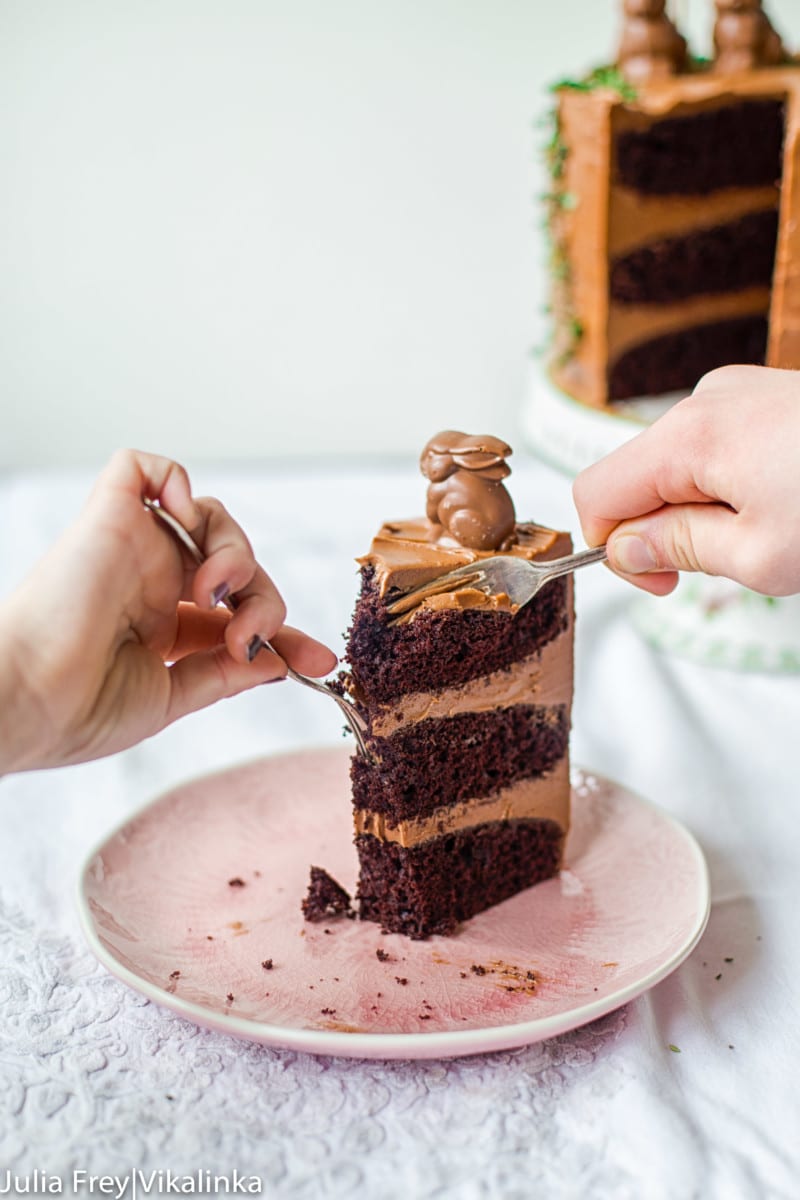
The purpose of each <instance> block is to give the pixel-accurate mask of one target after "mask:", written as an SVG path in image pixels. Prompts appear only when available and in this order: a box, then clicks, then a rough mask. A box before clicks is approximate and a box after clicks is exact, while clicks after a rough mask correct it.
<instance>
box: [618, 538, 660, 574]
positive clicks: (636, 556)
mask: <svg viewBox="0 0 800 1200" xmlns="http://www.w3.org/2000/svg"><path fill="white" fill-rule="evenodd" d="M611 558H612V563H613V565H614V566H615V567H616V568H617V570H619V571H623V572H624V573H625V574H626V575H644V574H645V572H647V571H653V570H655V568H656V567H657V566H658V563H657V562H656V556H655V554H654V553H653V549H652V547H651V545H650V543H649V542H647V541H645V539H644V538H643V537H639V535H638V534H636V533H623V534H622V535H621V537H618V538H614V542H613V546H612V556H611Z"/></svg>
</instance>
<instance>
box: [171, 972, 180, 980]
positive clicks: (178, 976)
mask: <svg viewBox="0 0 800 1200" xmlns="http://www.w3.org/2000/svg"><path fill="white" fill-rule="evenodd" d="M169 977H170V979H180V977H181V973H180V971H171V972H170V976H169Z"/></svg>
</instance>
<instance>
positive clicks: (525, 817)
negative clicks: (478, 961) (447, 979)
mask: <svg viewBox="0 0 800 1200" xmlns="http://www.w3.org/2000/svg"><path fill="white" fill-rule="evenodd" d="M510 453H511V451H510V448H509V447H508V446H506V445H505V443H503V442H500V441H498V439H496V438H490V437H467V436H466V435H465V434H462V433H455V432H452V431H449V432H446V433H443V434H439V435H437V437H435V438H433V439H432V440H431V442H429V443H428V445H427V446H426V448H425V451H424V452H423V456H422V469H423V472H424V473H425V474H426V475H427V476H428V478H429V479H430V480H431V485H430V487H429V489H428V515H427V519H421V518H416V519H412V520H404V521H396V522H391V523H388V524H385V525H384V526H383V527H382V528H381V529H380V531H379V533H378V535H377V536H376V537H375V539H374V540H373V543H372V546H371V548H370V550H369V552H368V554H366V555H365V556H364V557H363V558H362V559H361V560H360V563H361V594H360V596H359V599H358V602H357V605H356V610H355V615H354V618H353V623H352V626H351V629H350V632H349V641H348V648H347V660H348V662H349V664H350V672H349V674H348V676H347V677H346V681H345V685H346V687H347V689H348V691H349V693H350V695H351V696H352V698H353V700H354V701H355V703H356V704H357V705H358V707H359V710H360V711H361V713H362V715H363V716H364V718H365V720H366V722H367V744H368V747H369V750H370V754H371V760H370V761H368V760H367V759H365V758H363V757H361V756H356V757H355V758H354V759H353V763H352V783H353V804H354V808H355V828H356V846H357V849H358V856H359V861H360V867H361V872H360V878H359V885H358V897H359V900H360V916H361V918H362V919H365V920H371V921H377V922H379V923H380V924H381V925H382V926H383V928H385V929H387V930H391V931H393V932H400V933H406V934H408V935H410V936H411V937H414V938H423V937H427V936H429V935H430V934H434V933H439V934H447V933H451V932H452V931H453V930H454V929H455V927H456V925H457V924H458V923H459V922H460V921H464V920H466V919H467V918H469V917H471V916H474V915H475V914H476V913H478V912H481V911H482V910H483V909H485V908H488V907H490V906H491V905H493V904H497V903H498V902H500V901H501V900H505V899H507V898H508V897H510V896H512V895H514V894H515V893H516V892H518V891H520V890H521V889H523V888H527V887H529V886H531V885H532V884H534V883H538V882H540V881H541V880H544V879H548V878H550V877H551V876H552V875H554V874H555V873H556V872H557V871H558V869H559V866H560V863H561V854H562V849H563V844H564V837H565V834H566V832H567V829H568V825H569V760H568V738H569V726H570V706H571V700H572V630H573V606H572V580H571V577H567V578H566V579H560V580H557V581H555V582H553V583H551V584H550V585H548V587H546V588H544V589H543V590H542V591H541V592H540V593H539V595H538V596H537V597H536V598H535V599H534V600H533V601H532V602H531V603H530V604H528V605H526V606H525V607H524V608H521V609H519V610H518V611H514V610H513V608H512V606H511V604H510V602H509V599H508V597H507V596H504V595H494V596H488V597H487V596H485V595H484V594H483V593H481V592H479V591H477V590H474V589H473V590H471V589H469V588H468V587H464V588H462V589H461V590H459V591H456V592H447V593H445V594H440V595H437V596H434V597H432V598H431V599H429V600H426V601H425V602H424V604H423V605H422V606H421V607H419V608H417V609H415V610H414V611H413V612H412V613H411V614H408V615H406V616H405V617H403V618H402V619H401V620H399V621H392V619H391V618H390V616H389V614H388V612H387V605H388V604H390V603H391V602H392V601H393V600H394V599H396V598H397V597H398V596H399V595H401V594H402V593H404V592H406V591H408V590H409V589H410V588H412V587H414V586H416V585H418V584H421V583H426V582H428V581H429V580H432V579H435V578H437V577H438V576H440V575H442V574H444V573H446V572H447V571H448V570H451V569H452V568H454V567H458V566H462V565H463V564H465V563H469V562H473V561H475V560H477V559H479V558H481V557H488V556H489V555H490V554H497V553H507V554H512V555H518V556H522V557H525V558H528V559H539V560H542V559H549V558H557V557H560V556H562V555H564V554H568V553H569V552H570V551H571V548H572V544H571V540H570V538H569V535H568V534H565V533H557V532H555V531H553V530H550V529H544V528H542V527H540V526H538V525H533V524H516V523H515V519H514V510H513V505H512V504H511V500H510V497H509V496H508V492H507V491H506V489H505V487H504V485H503V482H502V481H503V478H504V477H505V476H506V475H508V473H509V468H508V466H507V465H506V463H505V458H506V456H507V455H508V454H510Z"/></svg>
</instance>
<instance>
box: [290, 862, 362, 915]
mask: <svg viewBox="0 0 800 1200" xmlns="http://www.w3.org/2000/svg"><path fill="white" fill-rule="evenodd" d="M302 909H303V916H304V917H305V919H306V920H307V921H315V922H317V921H328V920H330V919H331V918H333V917H341V916H347V915H352V911H353V910H352V903H351V898H350V893H349V892H347V891H345V889H344V888H343V887H342V885H341V884H340V883H337V882H336V880H335V879H334V878H333V877H332V876H331V875H329V874H328V872H327V871H325V870H324V869H323V868H322V867H312V868H311V871H310V878H309V882H308V893H307V895H306V897H305V899H304V900H303V904H302Z"/></svg>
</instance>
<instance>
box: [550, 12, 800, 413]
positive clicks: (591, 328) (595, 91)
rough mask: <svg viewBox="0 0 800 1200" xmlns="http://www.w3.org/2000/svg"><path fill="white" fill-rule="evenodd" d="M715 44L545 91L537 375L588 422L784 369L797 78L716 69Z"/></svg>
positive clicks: (794, 275) (798, 353)
mask: <svg viewBox="0 0 800 1200" xmlns="http://www.w3.org/2000/svg"><path fill="white" fill-rule="evenodd" d="M662 7H663V6H662ZM651 19H652V20H653V21H656V20H657V19H660V18H656V17H653V18H651ZM642 20H644V18H642ZM722 42H723V46H722V48H720V49H718V52H717V56H716V58H715V60H714V61H712V62H710V63H700V62H698V60H692V59H691V58H686V59H685V60H683V62H682V63H681V62H672V63H671V64H670V69H669V71H664V70H662V71H656V72H655V73H651V74H650V75H647V73H646V72H645V73H644V77H642V78H632V77H631V76H626V75H625V73H624V70H625V66H626V62H625V61H624V60H622V61H621V63H620V66H621V68H622V69H621V70H618V69H601V70H598V71H596V72H594V73H593V74H592V75H590V76H588V77H587V79H585V80H583V81H577V82H575V83H569V82H567V83H564V84H562V85H560V86H558V87H557V88H556V92H555V94H556V109H555V114H554V119H555V130H554V135H553V139H552V141H551V143H550V146H549V154H548V157H549V162H550V167H551V173H552V176H553V182H552V189H551V192H550V195H549V197H548V200H549V230H550V237H551V242H552V256H551V267H552V272H551V274H552V311H553V320H554V340H553V352H552V357H551V373H552V376H553V378H554V380H555V382H556V383H557V384H558V386H559V387H560V388H561V389H562V390H563V391H564V392H566V393H567V394H569V395H571V396H572V397H574V398H575V399H577V400H580V401H582V402H583V403H585V404H588V405H591V406H593V407H598V408H602V407H606V406H608V405H610V404H613V403H614V402H615V401H620V400H627V399H631V398H634V397H639V396H648V395H660V394H664V393H668V392H672V391H684V392H686V391H690V390H691V389H692V388H693V387H694V386H695V384H696V383H697V381H698V380H699V378H700V377H701V376H702V375H704V374H705V373H706V372H708V371H710V370H713V369H714V368H715V367H719V366H724V365H726V364H728V363H762V364H763V363H767V364H768V365H770V366H776V367H793V368H797V367H800V63H798V62H797V61H796V60H791V59H788V58H787V57H786V56H785V55H784V56H783V60H782V61H780V62H779V63H778V64H777V65H774V64H773V65H763V63H761V62H758V61H756V62H755V63H754V65H751V66H745V67H742V66H741V64H740V65H739V68H738V69H731V70H729V69H727V68H726V69H723V68H724V67H725V63H726V62H728V63H730V61H731V60H730V59H729V58H726V57H725V56H724V55H723V50H724V45H725V39H724V37H723V39H722ZM726 53H727V52H726ZM781 53H782V54H783V51H781ZM774 57H775V54H774V53H773V58H774ZM736 62H739V60H738V59H737V60H736ZM662 66H663V64H662ZM734 66H735V64H734ZM634 74H635V73H634Z"/></svg>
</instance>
